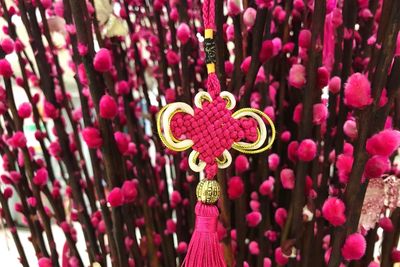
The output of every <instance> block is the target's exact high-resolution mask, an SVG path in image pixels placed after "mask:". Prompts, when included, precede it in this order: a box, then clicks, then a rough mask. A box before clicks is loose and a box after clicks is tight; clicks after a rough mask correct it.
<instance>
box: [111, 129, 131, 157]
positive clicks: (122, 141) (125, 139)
mask: <svg viewBox="0 0 400 267" xmlns="http://www.w3.org/2000/svg"><path fill="white" fill-rule="evenodd" d="M114 139H115V142H116V143H117V146H118V150H119V152H121V154H125V153H127V152H128V149H129V143H130V137H129V135H127V134H125V133H123V132H115V133H114Z"/></svg>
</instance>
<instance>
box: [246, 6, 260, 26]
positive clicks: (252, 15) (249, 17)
mask: <svg viewBox="0 0 400 267" xmlns="http://www.w3.org/2000/svg"><path fill="white" fill-rule="evenodd" d="M256 14H257V11H256V10H255V9H254V8H252V7H249V8H247V9H246V10H245V11H244V13H243V23H244V25H246V26H247V27H249V28H250V27H253V25H254V23H255V21H256Z"/></svg>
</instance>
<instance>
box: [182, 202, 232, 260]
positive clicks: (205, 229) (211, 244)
mask: <svg viewBox="0 0 400 267" xmlns="http://www.w3.org/2000/svg"><path fill="white" fill-rule="evenodd" d="M195 213H196V226H195V229H194V232H193V235H192V239H191V240H190V243H189V248H188V251H187V254H186V258H185V260H184V261H183V264H182V267H226V264H225V260H224V256H223V253H222V250H221V247H220V244H219V239H218V234H217V223H218V216H219V211H218V208H217V207H216V206H215V205H206V204H203V203H201V202H197V204H196V208H195Z"/></svg>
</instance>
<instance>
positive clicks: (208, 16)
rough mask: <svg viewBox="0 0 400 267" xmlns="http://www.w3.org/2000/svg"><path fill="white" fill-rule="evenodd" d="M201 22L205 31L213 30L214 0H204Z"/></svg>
mask: <svg viewBox="0 0 400 267" xmlns="http://www.w3.org/2000/svg"><path fill="white" fill-rule="evenodd" d="M203 20H204V28H205V29H214V30H215V0H204V2H203Z"/></svg>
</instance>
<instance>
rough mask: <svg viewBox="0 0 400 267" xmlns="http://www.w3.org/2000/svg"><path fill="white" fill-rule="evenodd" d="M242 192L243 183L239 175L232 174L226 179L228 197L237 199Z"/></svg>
mask: <svg viewBox="0 0 400 267" xmlns="http://www.w3.org/2000/svg"><path fill="white" fill-rule="evenodd" d="M243 192H244V183H243V181H242V178H240V177H239V176H233V177H232V178H231V179H229V181H228V196H229V199H237V198H239V197H240V196H241V195H242V194H243Z"/></svg>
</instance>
